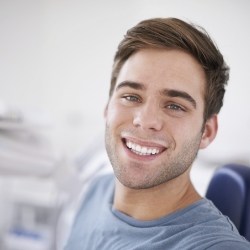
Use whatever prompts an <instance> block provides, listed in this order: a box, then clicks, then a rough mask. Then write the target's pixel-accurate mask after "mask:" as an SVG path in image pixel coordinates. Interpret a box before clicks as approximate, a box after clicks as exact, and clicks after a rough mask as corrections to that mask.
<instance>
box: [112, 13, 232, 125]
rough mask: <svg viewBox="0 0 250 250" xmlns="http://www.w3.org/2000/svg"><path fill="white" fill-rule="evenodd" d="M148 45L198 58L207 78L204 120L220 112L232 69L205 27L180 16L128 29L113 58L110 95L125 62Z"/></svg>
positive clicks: (149, 20)
mask: <svg viewBox="0 0 250 250" xmlns="http://www.w3.org/2000/svg"><path fill="white" fill-rule="evenodd" d="M145 48H162V49H164V48H165V49H166V48H168V49H169V48H172V49H181V50H183V51H186V52H188V53H189V54H191V55H192V56H193V57H194V58H196V60H198V62H199V63H200V64H201V66H202V67H203V69H204V71H205V74H206V78H207V85H206V86H205V97H204V98H205V110H204V120H205V121H206V120H207V119H208V118H210V117H211V116H212V115H213V114H217V113H219V111H220V109H221V107H222V105H223V97H224V93H225V85H226V84H227V81H228V79H229V68H228V67H227V65H226V63H225V61H224V59H223V56H222V54H221V53H220V51H219V50H218V48H217V47H216V45H215V44H214V42H213V41H212V40H211V38H210V37H209V35H208V34H207V32H206V31H205V30H204V29H203V28H201V27H199V26H195V25H193V24H188V23H186V22H184V21H182V20H179V19H177V18H154V19H148V20H144V21H142V22H140V23H138V24H137V25H136V26H134V27H133V28H131V29H129V30H128V31H127V33H126V35H125V36H124V39H123V40H122V41H121V42H120V44H119V46H118V50H117V52H116V54H115V57H114V64H113V70H112V76H111V86H110V92H109V95H110V96H111V95H112V93H113V91H114V88H115V85H116V80H117V77H118V75H119V72H120V70H121V67H122V66H123V64H124V62H125V61H126V60H127V59H128V58H129V57H130V56H131V55H132V54H134V53H135V52H137V51H138V50H140V49H145Z"/></svg>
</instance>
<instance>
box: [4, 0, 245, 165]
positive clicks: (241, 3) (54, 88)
mask: <svg viewBox="0 0 250 250" xmlns="http://www.w3.org/2000/svg"><path fill="white" fill-rule="evenodd" d="M249 10H250V1H248V0H237V1H233V0H232V1H227V0H203V1H200V0H189V1H184V0H183V1H180V0H151V1H150V0H144V1H143V0H127V1H116V0H106V1H101V0H100V1H97V0H91V1H86V0H60V1H59V0H22V1H20V0H0V34H1V36H0V100H1V99H2V100H4V101H5V102H7V103H10V104H12V105H17V106H19V107H21V108H36V109H42V110H44V111H45V112H48V113H49V114H51V116H52V117H53V119H54V121H55V122H56V126H57V129H56V132H55V137H56V139H57V140H58V145H60V146H62V145H63V146H62V147H64V148H66V150H69V151H71V152H72V151H75V150H77V149H79V148H80V147H81V146H83V145H84V144H86V143H87V142H89V141H91V140H93V138H94V136H96V134H98V133H99V132H100V131H102V128H103V123H104V122H103V117H102V113H103V109H104V106H105V103H106V101H107V96H108V87H109V80H110V72H111V65H112V59H113V55H114V53H115V50H116V46H117V44H118V42H119V41H120V40H121V39H122V37H123V34H124V33H125V31H126V30H127V29H128V28H130V27H131V26H132V25H134V24H136V23H137V22H138V21H140V20H141V19H145V18H150V17H157V16H161V17H166V16H175V17H179V18H183V19H185V20H188V21H192V22H194V23H197V24H199V25H201V26H203V27H205V28H206V29H207V31H208V32H209V33H210V35H211V36H212V37H213V38H214V40H215V41H216V42H217V44H218V46H219V48H220V49H221V51H222V53H223V54H224V55H225V59H226V61H227V62H228V64H229V66H230V67H231V78H230V82H229V86H228V89H227V93H226V98H225V106H224V108H223V111H222V112H221V116H220V130H219V134H218V137H217V139H216V141H215V142H214V143H213V145H211V146H210V148H209V149H207V150H206V151H204V152H202V153H201V154H200V158H201V159H203V160H206V161H209V162H215V163H217V162H223V161H231V160H237V161H243V162H250V156H249V155H250V147H249V142H250V130H249V127H250V111H249V107H250V99H249V90H250V84H249V63H248V60H249V58H250V46H249V44H250V35H249V23H250V15H249Z"/></svg>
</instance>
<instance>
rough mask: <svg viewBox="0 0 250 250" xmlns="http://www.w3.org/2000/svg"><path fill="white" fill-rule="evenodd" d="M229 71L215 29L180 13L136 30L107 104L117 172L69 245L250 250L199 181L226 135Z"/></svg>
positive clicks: (91, 195) (102, 183) (93, 198)
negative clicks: (194, 169)
mask: <svg viewBox="0 0 250 250" xmlns="http://www.w3.org/2000/svg"><path fill="white" fill-rule="evenodd" d="M228 71H229V69H228V67H227V66H226V64H225V62H224V60H223V56H222V55H221V53H220V52H219V50H218V49H217V47H216V46H215V45H214V43H213V42H212V40H211V39H210V38H209V36H208V35H207V34H206V32H205V31H203V30H202V29H201V28H198V27H195V26H193V25H190V24H188V23H186V22H184V21H181V20H179V19H175V18H166V19H160V18H158V19H150V20H145V21H142V22H140V23H139V24H138V25H136V26H135V27H133V28H132V29H130V30H129V31H128V32H127V34H126V35H125V37H124V39H123V40H122V41H121V43H120V45H119V47H118V51H117V52H116V55H115V59H114V66H113V72H112V79H111V88H110V98H109V101H108V104H107V107H106V110H105V119H106V136H105V142H106V149H107V153H108V156H109V159H110V162H111V164H112V167H113V169H114V175H115V177H113V176H103V177H99V178H98V179H96V180H94V181H93V183H92V185H91V186H90V187H89V190H88V193H87V195H86V197H85V199H84V202H83V204H82V207H81V208H80V210H79V213H78V216H77V217H76V221H75V224H74V226H73V229H72V233H71V236H70V238H69V241H68V244H67V247H66V249H68V250H69V249H70V250H80V249H81V250H82V249H87V250H90V249H98V250H99V249H104V250H112V249H115V250H116V249H126V250H131V249H144V250H145V249H159V250H162V249H176V250H177V249H178V250H179V249H181V250H185V249H190V250H195V249H197V250H198V249H199V250H202V249H210V250H217V249H250V243H248V242H247V241H246V240H245V239H244V238H243V237H241V236H240V235H239V234H238V232H237V230H236V228H235V227H234V225H233V224H232V222H231V221H229V219H228V218H226V217H224V216H223V215H222V214H221V213H220V212H219V211H218V210H217V209H216V208H215V207H214V205H213V204H212V203H211V202H210V201H208V200H207V199H205V198H202V197H201V196H200V195H199V194H198V193H197V191H196V190H195V188H194V186H193V184H192V182H191V180H190V169H191V165H192V163H193V161H194V160H195V158H196V155H197V153H198V150H199V149H203V148H206V147H207V146H208V145H209V144H210V143H211V142H212V141H213V140H214V138H215V136H216V133H217V122H218V121H217V115H218V113H219V111H220V108H221V107H222V103H223V97H224V92H225V85H226V83H227V80H228Z"/></svg>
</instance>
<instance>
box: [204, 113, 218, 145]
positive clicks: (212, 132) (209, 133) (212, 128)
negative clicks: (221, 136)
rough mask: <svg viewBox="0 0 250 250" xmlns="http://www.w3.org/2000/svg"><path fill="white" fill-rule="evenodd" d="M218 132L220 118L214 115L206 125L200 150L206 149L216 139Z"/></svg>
mask: <svg viewBox="0 0 250 250" xmlns="http://www.w3.org/2000/svg"><path fill="white" fill-rule="evenodd" d="M217 130H218V116H217V115H213V116H212V117H211V118H209V119H208V120H207V121H206V123H205V125H204V131H203V134H202V137H201V143H200V149H203V148H206V147H207V146H208V145H209V144H210V143H211V142H212V141H213V140H214V138H215V137H216V134H217Z"/></svg>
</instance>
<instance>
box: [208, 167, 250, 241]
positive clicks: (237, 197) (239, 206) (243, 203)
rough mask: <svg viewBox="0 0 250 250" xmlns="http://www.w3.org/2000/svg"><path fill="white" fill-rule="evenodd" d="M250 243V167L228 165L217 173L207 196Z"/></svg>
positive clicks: (210, 184)
mask: <svg viewBox="0 0 250 250" xmlns="http://www.w3.org/2000/svg"><path fill="white" fill-rule="evenodd" d="M205 196H206V197H207V198H208V199H210V200H211V201H212V202H213V203H214V204H215V206H216V207H217V208H218V209H219V210H220V211H221V212H222V213H223V214H224V215H226V216H228V217H229V218H230V219H231V220H232V221H233V223H234V224H235V226H236V227H237V229H238V230H239V233H240V234H241V235H243V236H244V237H245V238H246V239H247V240H249V241H250V166H244V165H239V164H227V165H224V166H223V167H221V168H219V169H218V170H216V171H215V173H214V175H213V177H212V179H211V181H210V183H209V185H208V189H207V192H206V195H205Z"/></svg>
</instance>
